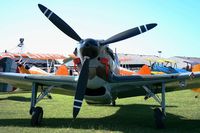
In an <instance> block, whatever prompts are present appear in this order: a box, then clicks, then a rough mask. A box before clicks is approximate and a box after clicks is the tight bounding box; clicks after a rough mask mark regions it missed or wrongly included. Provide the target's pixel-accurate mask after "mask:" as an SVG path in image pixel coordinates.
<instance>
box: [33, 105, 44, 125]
mask: <svg viewBox="0 0 200 133" xmlns="http://www.w3.org/2000/svg"><path fill="white" fill-rule="evenodd" d="M42 118H43V110H42V108H41V107H36V108H35V109H34V111H33V113H32V117H31V126H39V125H40V124H41V122H42Z"/></svg>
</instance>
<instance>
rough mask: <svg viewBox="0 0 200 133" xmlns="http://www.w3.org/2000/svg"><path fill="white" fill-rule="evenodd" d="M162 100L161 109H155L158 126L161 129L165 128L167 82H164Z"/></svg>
mask: <svg viewBox="0 0 200 133" xmlns="http://www.w3.org/2000/svg"><path fill="white" fill-rule="evenodd" d="M161 95H162V96H161V97H162V101H161V110H160V109H159V108H155V109H154V118H155V124H156V127H157V128H159V129H163V128H165V124H164V120H165V119H166V112H165V107H166V105H165V83H162V94H161Z"/></svg>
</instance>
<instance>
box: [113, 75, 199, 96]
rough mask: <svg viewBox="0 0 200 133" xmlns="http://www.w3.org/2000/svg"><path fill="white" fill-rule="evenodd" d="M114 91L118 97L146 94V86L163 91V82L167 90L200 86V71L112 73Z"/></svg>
mask: <svg viewBox="0 0 200 133" xmlns="http://www.w3.org/2000/svg"><path fill="white" fill-rule="evenodd" d="M109 81H110V87H111V89H112V93H113V94H114V95H115V96H116V97H118V98H125V97H132V96H140V95H146V91H145V90H144V86H148V88H150V89H152V90H153V91H156V92H161V86H162V83H165V84H166V91H168V92H169V91H177V90H182V89H193V88H199V87H200V72H198V73H190V72H189V73H180V74H164V75H133V76H118V75H114V74H113V75H111V76H110V78H109Z"/></svg>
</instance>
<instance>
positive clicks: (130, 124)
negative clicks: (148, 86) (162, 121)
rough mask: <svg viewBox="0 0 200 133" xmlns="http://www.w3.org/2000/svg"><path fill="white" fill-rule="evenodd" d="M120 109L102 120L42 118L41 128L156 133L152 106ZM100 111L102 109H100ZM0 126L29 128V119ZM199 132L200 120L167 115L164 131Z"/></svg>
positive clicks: (4, 122)
mask: <svg viewBox="0 0 200 133" xmlns="http://www.w3.org/2000/svg"><path fill="white" fill-rule="evenodd" d="M118 106H119V107H120V109H119V110H118V111H117V112H116V113H115V114H113V115H111V116H107V117H102V118H77V119H76V120H75V121H73V119H72V118H43V123H42V127H45V128H46V127H48V128H74V129H95V130H98V129H101V130H108V131H121V132H130V131H132V130H133V131H134V130H139V131H143V130H147V131H148V130H149V131H151V130H152V131H154V130H155V131H157V130H156V128H155V125H154V118H153V110H152V106H153V105H143V104H131V105H121V106H120V105H118ZM102 109H104V108H103V107H102ZM99 111H100V110H99ZM97 113H98V112H97ZM0 126H20V127H30V119H20V118H19V119H1V120H0ZM172 130H173V131H178V132H190V131H196V132H198V131H200V120H187V119H184V118H183V117H182V116H176V115H173V114H169V113H167V119H166V129H164V131H172Z"/></svg>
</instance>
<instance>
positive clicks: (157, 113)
mask: <svg viewBox="0 0 200 133" xmlns="http://www.w3.org/2000/svg"><path fill="white" fill-rule="evenodd" d="M154 118H155V124H156V127H157V128H159V129H163V128H165V125H164V122H163V113H162V111H161V110H160V109H159V108H155V109H154Z"/></svg>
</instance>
